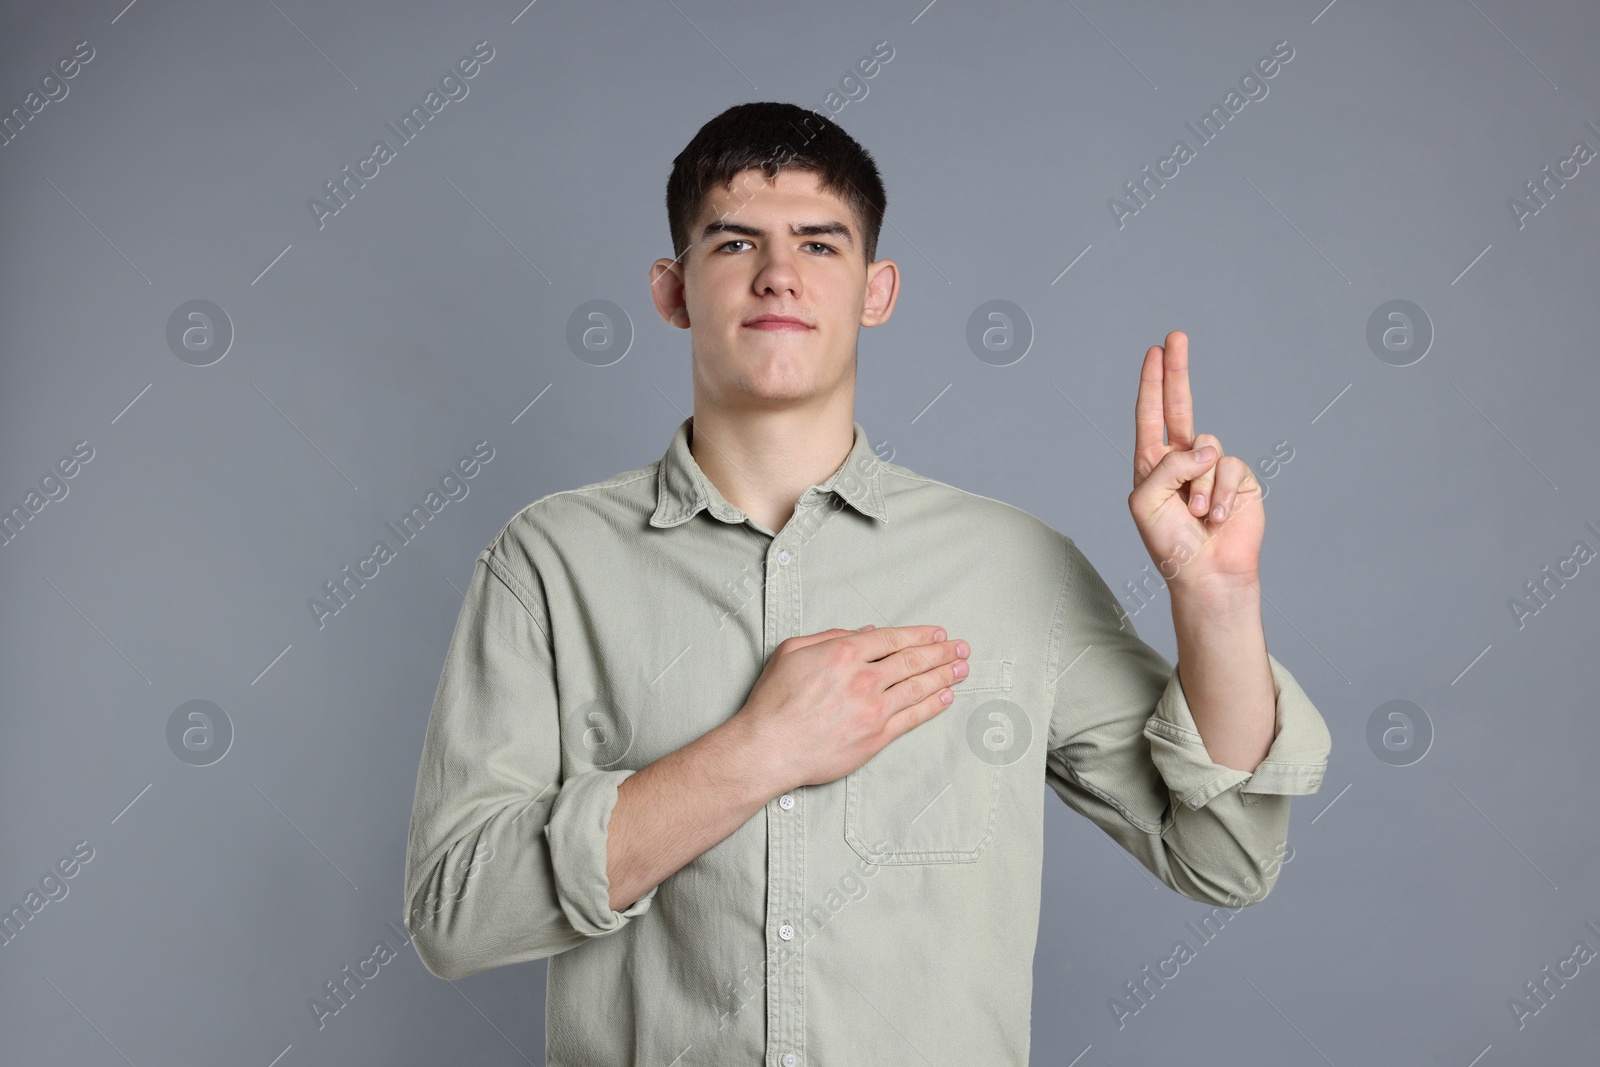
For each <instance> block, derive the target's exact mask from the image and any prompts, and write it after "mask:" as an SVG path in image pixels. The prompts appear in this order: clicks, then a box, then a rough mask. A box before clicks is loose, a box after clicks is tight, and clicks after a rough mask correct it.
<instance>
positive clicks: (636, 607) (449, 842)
mask: <svg viewBox="0 0 1600 1067" xmlns="http://www.w3.org/2000/svg"><path fill="white" fill-rule="evenodd" d="M692 423H693V418H692V417H691V418H688V419H685V420H684V421H683V423H682V424H680V425H679V427H678V429H677V431H676V433H675V434H674V436H673V438H672V442H671V445H670V447H669V448H668V449H667V451H666V454H665V456H664V457H663V458H662V459H661V460H660V461H658V462H655V463H651V464H650V465H649V466H646V467H640V468H638V469H636V470H633V471H629V472H626V473H623V474H618V475H616V476H615V477H613V478H610V479H608V480H606V481H603V482H599V483H596V484H592V485H586V486H583V487H581V488H577V489H571V490H566V491H563V492H557V493H552V494H550V495H549V496H546V497H543V498H542V499H540V500H537V501H535V502H533V503H532V504H530V505H528V506H527V507H526V508H524V509H523V510H522V511H521V512H519V513H518V514H517V515H516V516H515V517H514V518H512V519H511V521H510V522H509V523H508V524H507V525H506V526H505V527H504V529H503V530H502V531H501V532H500V533H499V534H498V535H497V536H496V537H495V539H494V540H493V542H491V543H490V545H489V546H488V547H487V548H486V549H485V550H484V551H483V552H482V553H481V554H480V555H479V556H478V558H477V561H476V564H475V566H474V569H473V574H472V582H471V586H470V588H469V589H468V592H467V596H466V601H465V603H464V604H463V605H462V607H461V612H460V615H459V617H458V619H457V621H456V625H455V632H454V635H453V636H452V638H451V641H450V647H449V651H448V654H447V656H446V659H445V662H444V669H443V672H442V674H441V676H440V679H439V686H438V690H437V693H436V695H435V697H434V702H433V708H432V713H431V716H430V718H429V722H428V729H427V735H426V740H425V742H424V745H423V750H422V758H421V765H420V767H419V769H418V773H417V789H416V801H415V807H414V809H413V812H412V816H411V826H410V834H409V839H408V843H407V852H406V873H405V916H406V918H405V922H406V925H407V929H408V930H409V931H410V933H411V935H412V937H413V939H414V944H415V946H416V949H417V953H418V955H419V956H420V957H421V958H422V961H423V963H424V964H425V965H426V966H427V968H428V970H429V971H431V972H432V973H434V974H435V975H438V976H439V977H442V978H450V979H454V978H461V977H463V976H465V975H470V974H475V973H477V972H479V971H484V970H487V969H489V968H491V967H498V966H501V965H503V964H509V963H520V962H524V961H527V960H537V959H543V958H546V957H548V959H549V971H548V983H547V994H546V1016H545V1020H546V1057H547V1062H548V1063H549V1064H550V1065H551V1067H601V1065H604V1067H618V1065H622V1064H638V1065H651V1067H669V1065H672V1067H711V1065H717V1067H729V1065H739V1067H744V1065H748V1067H757V1065H765V1067H802V1065H809V1067H859V1065H864V1064H871V1065H873V1067H897V1065H901V1064H904V1065H907V1067H910V1065H916V1067H928V1065H935V1067H943V1065H946V1064H948V1065H951V1067H955V1065H960V1067H972V1065H974V1064H983V1065H985V1067H990V1065H1017V1067H1022V1065H1024V1064H1026V1063H1027V1060H1028V1044H1029V1019H1030V1009H1031V997H1032V983H1033V967H1032V964H1033V953H1034V944H1035V940H1036V935H1037V932H1038V920H1039V897H1040V878H1041V869H1042V851H1043V821H1044V811H1043V807H1044V801H1045V797H1046V796H1047V791H1046V789H1045V788H1044V787H1045V786H1048V787H1049V790H1050V791H1053V792H1054V793H1055V794H1056V795H1057V796H1059V797H1060V798H1061V799H1062V800H1063V801H1065V802H1066V803H1067V804H1068V805H1069V806H1070V807H1071V808H1073V809H1074V810H1075V811H1077V812H1079V813H1081V814H1082V815H1084V816H1086V817H1087V818H1089V819H1090V820H1091V821H1092V822H1094V824H1095V825H1097V826H1099V827H1100V828H1101V829H1102V830H1104V831H1105V832H1106V833H1107V834H1109V835H1110V836H1111V838H1112V839H1113V840H1114V841H1115V842H1116V843H1117V844H1119V845H1120V846H1122V847H1123V848H1124V849H1126V850H1127V851H1128V852H1129V853H1131V854H1132V855H1133V856H1134V857H1135V858H1136V859H1137V860H1138V861H1139V862H1140V863H1141V864H1143V865H1144V866H1145V867H1146V868H1148V869H1149V870H1150V871H1151V872H1152V873H1153V874H1154V875H1155V876H1156V877H1158V878H1160V879H1161V881H1162V882H1164V883H1165V884H1166V885H1168V886H1170V887H1171V888H1172V889H1174V890H1175V891H1177V892H1178V893H1181V894H1183V895H1184V896H1186V897H1190V898H1192V899H1194V900H1198V901H1203V902H1205V903H1208V904H1214V905H1222V906H1227V907H1240V906H1244V905H1246V904H1250V903H1255V902H1256V901H1259V900H1260V899H1261V898H1262V897H1264V896H1265V895H1266V893H1267V892H1268V891H1269V890H1270V889H1271V887H1272V885H1273V883H1274V882H1275V880H1276V877H1277V874H1278V870H1279V862H1280V860H1281V858H1282V855H1283V845H1284V842H1285V838H1286V833H1287V830H1288V825H1289V802H1290V800H1289V798H1290V796H1291V795H1292V794H1305V793H1313V792H1315V791H1316V790H1317V788H1318V787H1319V786H1320V785H1321V782H1322V776H1323V771H1324V769H1325V767H1326V764H1327V755H1328V751H1329V747H1330V738H1329V734H1328V729H1327V726H1326V725H1325V724H1324V722H1323V720H1322V717H1321V716H1320V715H1319V713H1318V712H1317V709H1316V708H1315V707H1314V706H1313V705H1312V703H1311V701H1310V700H1309V699H1308V698H1307V696H1306V694H1305V693H1304V692H1303V691H1302V690H1301V688H1300V686H1299V685H1298V684H1297V683H1296V682H1295V680H1294V678H1293V677H1292V676H1291V675H1290V674H1289V672H1288V671H1287V670H1285V669H1284V668H1283V667H1282V666H1281V665H1280V664H1279V663H1278V662H1277V660H1276V659H1275V658H1272V657H1270V656H1269V657H1268V658H1269V663H1270V666H1271V670H1272V677H1273V684H1274V688H1275V690H1276V693H1277V724H1276V738H1275V740H1274V741H1273V743H1272V747H1271V751H1269V752H1268V754H1267V756H1266V759H1265V761H1264V762H1262V763H1261V765H1260V766H1259V767H1257V768H1256V769H1255V771H1254V773H1250V772H1245V771H1238V770H1232V769H1230V768H1228V767H1225V766H1222V765H1220V764H1217V763H1213V762H1212V761H1211V759H1210V758H1209V757H1208V755H1207V753H1206V749H1205V746H1204V744H1203V743H1202V741H1201V737H1200V734H1199V732H1198V731H1197V730H1196V728H1195V724H1194V720H1193V718H1192V717H1191V716H1190V712H1189V708H1188V705H1187V704H1186V703H1185V700H1184V694H1183V689H1182V687H1181V686H1180V685H1179V682H1178V677H1177V674H1176V672H1175V671H1174V669H1173V667H1172V666H1171V665H1170V664H1169V663H1168V662H1167V661H1166V660H1165V659H1164V658H1163V657H1162V656H1161V654H1160V653H1158V652H1157V651H1155V650H1154V649H1153V648H1151V647H1150V646H1149V645H1147V644H1145V643H1144V641H1143V640H1142V639H1140V638H1139V636H1138V635H1137V634H1136V633H1135V631H1134V628H1133V625H1132V622H1131V620H1130V619H1129V618H1128V617H1127V616H1126V614H1125V613H1124V612H1123V611H1122V610H1121V608H1120V607H1119V605H1118V602H1117V600H1116V598H1115V597H1114V596H1113V595H1112V593H1111V591H1110V589H1109V588H1108V587H1107V585H1106V583H1105V582H1104V581H1102V580H1101V578H1100V576H1099V574H1098V573H1097V572H1096V571H1095V569H1094V568H1093V567H1092V566H1091V565H1090V563H1089V561H1088V560H1087V559H1086V558H1085V557H1084V556H1083V554H1082V553H1081V552H1080V551H1079V550H1078V547H1077V546H1076V545H1075V544H1074V543H1073V541H1072V540H1071V539H1070V538H1068V537H1066V536H1064V535H1062V534H1060V533H1058V532H1057V531H1055V530H1053V529H1051V528H1050V527H1049V526H1048V525H1046V524H1045V523H1044V522H1042V521H1040V520H1039V519H1036V518H1034V517H1033V516H1032V515H1030V514H1028V513H1027V512H1025V511H1022V510H1020V509H1018V508H1016V507H1013V506H1011V505H1008V504H1005V503H1002V502H1000V501H997V500H993V499H990V498H988V497H983V496H978V495H976V494H973V493H969V492H965V491H963V490H960V489H957V488H954V487H952V486H949V485H946V484H944V483H942V482H938V481H934V480H932V479H930V478H924V477H922V476H920V475H918V474H915V473H913V472H912V471H910V470H908V469H906V468H905V467H903V466H899V465H897V464H894V463H888V462H885V461H883V460H882V459H880V458H879V457H878V456H877V455H875V454H874V452H873V451H872V448H871V446H870V445H869V444H868V441H867V435H866V432H865V431H864V430H863V429H862V427H861V425H860V423H856V424H855V443H854V446H853V448H852V450H851V452H850V455H849V457H848V458H847V459H846V460H845V462H844V463H843V465H841V467H840V468H839V470H838V471H836V472H835V473H834V474H833V475H832V476H831V477H830V478H828V480H827V481H826V482H824V483H823V484H822V485H820V486H811V487H809V488H808V489H807V490H806V491H805V493H804V494H802V495H801V497H800V500H799V501H798V504H797V506H796V509H795V511H794V514H793V516H792V517H791V518H790V519H789V521H788V522H787V524H786V525H785V526H784V528H783V529H782V530H780V531H777V532H776V533H774V531H772V530H770V529H767V528H766V527H765V526H763V525H762V524H761V523H759V522H757V521H756V520H755V519H752V518H750V517H748V516H746V515H745V514H743V513H742V512H741V511H739V510H738V509H737V508H735V507H734V506H733V505H731V504H729V503H728V501H727V500H726V499H725V498H724V497H723V496H722V495H721V494H720V493H719V492H718V491H717V489H716V487H715V486H713V485H712V484H711V482H710V481H709V479H707V478H706V477H705V475H704V473H703V472H702V471H701V470H700V468H699V465H698V464H697V463H696V462H695V460H694V458H693V456H692V455H691V453H690V451H689V446H688V442H689V431H690V427H691V426H692ZM869 622H871V623H874V624H876V625H878V626H890V625H912V624H933V625H938V626H942V627H944V628H945V629H946V630H947V631H948V632H949V634H950V635H951V636H952V637H959V638H965V639H966V640H967V641H968V642H969V644H970V645H971V654H970V657H969V662H970V665H971V674H970V675H969V676H968V677H967V678H966V679H965V680H964V681H961V682H958V683H957V684H956V685H955V686H954V690H955V694H956V699H955V701H954V703H952V704H951V705H950V706H949V707H947V708H946V709H945V710H944V711H942V712H941V713H939V714H938V715H936V716H934V717H933V718H932V719H931V720H929V721H928V722H926V723H924V724H923V725H921V726H918V727H916V728H915V729H913V730H912V731H910V732H909V733H907V734H905V735H903V736H902V737H900V738H897V739H896V740H895V741H893V742H891V743H890V744H889V745H888V746H887V747H885V748H884V749H883V750H882V751H880V752H879V753H878V754H877V755H876V756H874V757H873V758H872V759H871V760H869V761H868V762H867V763H866V764H865V765H863V766H862V767H861V768H860V769H859V770H857V771H855V772H853V773H851V774H850V775H848V776H846V777H845V778H843V779H840V780H838V781H834V782H830V783H828V784H826V785H812V786H805V787H802V788H796V789H793V790H790V791H789V792H787V793H784V794H782V795H780V796H775V797H773V799H772V800H771V802H770V803H768V804H767V805H766V806H765V807H764V808H763V809H762V810H761V811H759V812H757V813H756V815H755V816H753V817H752V818H750V819H749V820H748V821H746V822H745V823H744V824H743V825H742V826H740V827H739V828H738V829H737V830H735V831H734V832H733V833H732V834H731V835H730V836H728V837H727V838H725V839H724V840H722V841H721V842H719V843H718V844H716V845H714V846H713V847H712V848H710V849H709V850H708V851H706V852H705V853H704V854H702V855H700V856H698V857H696V858H695V859H693V860H691V861H690V862H689V863H688V865H687V866H685V867H683V868H682V869H681V870H679V871H677V872H676V873H674V874H672V875H671V876H669V877H668V878H667V879H666V880H665V881H664V882H662V883H661V884H660V885H658V886H656V887H655V888H654V889H652V890H650V892H648V893H647V894H645V895H644V896H643V897H642V898H640V899H639V900H638V901H637V902H636V903H633V904H632V905H631V906H629V907H627V908H625V909H624V910H621V911H617V910H614V909H612V908H611V907H610V906H609V899H608V898H609V893H608V882H607V878H606V826H607V822H608V821H609V819H610V817H611V812H612V809H613V806H614V805H615V803H616V799H617V786H618V785H619V784H620V783H621V782H622V780H623V779H624V778H626V777H628V776H629V775H630V774H633V773H634V772H636V771H638V770H639V769H641V768H643V767H645V766H647V765H648V764H650V763H652V762H653V761H655V760H657V759H660V758H661V757H662V756H665V755H666V754H668V753H669V752H672V751H674V750H675V749H678V748H681V747H683V746H684V745H686V744H688V743H689V742H691V741H693V740H695V739H696V738H698V737H700V736H701V735H703V734H704V733H706V732H707V731H709V730H711V729H712V728H714V727H715V726H717V725H718V724H719V723H722V722H724V721H726V720H727V719H728V718H729V716H731V715H733V714H734V713H735V712H736V711H738V710H739V708H740V707H741V706H742V705H743V704H744V701H745V699H746V697H747V696H748V695H749V692H750V689H751V686H752V685H753V684H754V683H755V681H756V679H757V677H758V676H759V675H760V673H761V670H762V667H763V666H764V664H765V663H766V661H767V659H768V657H770V656H771V655H772V653H773V650H774V649H775V648H776V646H777V645H778V643H779V642H780V641H782V640H784V639H785V638H787V637H791V636H793V635H796V634H810V633H815V632H817V631H820V630H826V629H829V628H831V627H845V628H849V629H855V628H857V627H860V626H863V625H865V624H866V623H869Z"/></svg>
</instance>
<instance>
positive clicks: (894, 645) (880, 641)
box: [848, 626, 948, 663]
mask: <svg viewBox="0 0 1600 1067" xmlns="http://www.w3.org/2000/svg"><path fill="white" fill-rule="evenodd" d="M848 639H849V640H850V641H851V642H852V643H854V644H856V645H858V646H859V647H860V648H861V649H862V650H863V651H864V652H865V653H866V658H867V661H868V662H869V663H870V662H873V661H875V660H880V659H883V658H884V657H885V656H892V655H894V654H895V653H896V652H899V651H900V650H901V649H903V648H909V647H910V646H912V645H931V644H936V643H938V642H940V641H944V640H947V639H948V635H947V634H946V633H945V629H944V627H943V626H880V627H878V628H877V629H874V630H869V631H868V632H866V633H864V634H861V635H859V636H857V635H855V634H851V635H850V636H849V638H848Z"/></svg>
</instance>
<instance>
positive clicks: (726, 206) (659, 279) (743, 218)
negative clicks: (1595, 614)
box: [651, 169, 898, 408]
mask: <svg viewBox="0 0 1600 1067" xmlns="http://www.w3.org/2000/svg"><path fill="white" fill-rule="evenodd" d="M689 239H690V246H689V250H688V252H686V253H685V254H684V256H683V257H682V259H681V260H678V261H674V260H669V259H658V260H656V262H655V264H654V265H653V266H652V271H651V274H652V295H653V296H654V298H655V302H656V308H657V310H658V311H659V312H660V313H661V316H662V318H664V319H666V320H667V321H668V322H670V323H672V324H673V325H675V326H678V327H680V328H688V329H689V330H691V332H692V339H693V340H692V347H693V350H694V373H695V386H696V397H697V399H699V398H703V399H705V400H707V401H709V402H711V403H714V404H718V405H721V406H727V407H732V408H749V407H788V406H792V405H794V404H796V403H797V402H804V401H806V400H808V399H813V398H826V397H829V396H833V395H836V394H837V393H838V392H839V391H841V390H848V389H852V388H853V386H854V382H855V352H856V333H857V331H858V329H859V328H860V327H862V326H875V325H877V324H878V323H880V322H883V321H885V320H887V319H888V317H889V314H890V313H891V312H892V311H893V308H894V299H895V296H896V294H897V290H898V272H897V270H896V268H895V265H894V264H893V262H891V261H889V260H878V261H876V262H874V263H872V264H870V265H869V264H868V263H867V262H866V258H865V256H864V255H863V253H862V249H861V231H860V226H859V224H858V222H857V220H856V218H855V216H854V215H853V214H852V213H851V211H850V209H849V207H848V206H847V205H846V204H845V203H844V201H842V200H840V199H839V198H838V197H836V196H834V195H833V194H832V193H828V192H824V191H823V190H821V189H820V188H818V184H817V176H816V175H815V174H814V173H812V172H810V171H801V170H789V169H784V170H780V171H779V172H778V176H777V177H776V178H774V179H768V178H767V177H766V176H765V175H763V174H762V173H761V171H759V170H754V169H752V170H746V171H741V172H740V173H739V174H737V175H735V176H734V179H733V182H732V183H731V188H725V189H713V190H712V191H711V192H710V193H708V194H707V196H706V198H705V202H704V203H703V204H702V205H701V208H700V214H699V217H698V218H696V219H695V220H694V223H693V224H692V225H691V226H690V228H689ZM782 319H790V320H797V321H791V322H784V321H774V320H782Z"/></svg>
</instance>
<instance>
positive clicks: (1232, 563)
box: [1128, 330, 1266, 589]
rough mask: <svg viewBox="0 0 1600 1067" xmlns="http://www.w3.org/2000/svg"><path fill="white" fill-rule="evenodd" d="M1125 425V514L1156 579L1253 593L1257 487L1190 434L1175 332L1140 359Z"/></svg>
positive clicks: (1238, 463)
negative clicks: (1232, 586)
mask: <svg viewBox="0 0 1600 1067" xmlns="http://www.w3.org/2000/svg"><path fill="white" fill-rule="evenodd" d="M1133 424H1134V449H1133V492H1132V493H1130V494H1129V495H1128V510H1129V511H1131V512H1132V513H1133V521H1134V525H1136V526H1137V527H1138V528H1139V536H1140V537H1141V538H1142V539H1143V540H1144V547H1145V548H1146V549H1147V550H1148V551H1149V553H1150V558H1151V559H1153V560H1154V561H1155V563H1156V566H1157V567H1158V568H1160V570H1161V576H1162V578H1164V579H1166V581H1167V582H1168V584H1169V585H1173V586H1188V587H1192V588H1196V589H1201V588H1207V587H1210V586H1215V585H1219V584H1221V585H1226V584H1229V583H1248V584H1250V585H1255V584H1256V582H1257V580H1258V568H1259V565H1260V561H1261V536H1262V534H1263V533H1264V532H1265V531H1266V513H1265V510H1264V509H1263V507H1262V501H1261V483H1260V482H1257V481H1256V478H1255V475H1254V474H1253V473H1252V472H1251V470H1250V465H1249V464H1248V463H1246V462H1245V461H1244V460H1242V459H1240V458H1239V457H1238V456H1227V455H1223V452H1222V442H1221V441H1219V440H1217V438H1216V436H1215V435H1214V434H1209V433H1203V434H1199V435H1198V436H1197V435H1196V434H1195V432H1194V401H1193V398H1192V397H1191V396H1190V393H1189V338H1188V337H1187V336H1186V335H1185V334H1184V333H1183V331H1182V330H1173V331H1172V332H1171V333H1169V334H1167V343H1166V345H1165V346H1164V347H1163V346H1162V345H1152V346H1151V347H1150V350H1149V351H1147V352H1146V353H1145V354H1144V366H1143V367H1142V368H1141V369H1140V371H1139V396H1138V399H1137V400H1136V401H1135V402H1134V408H1133ZM1163 431H1165V441H1163Z"/></svg>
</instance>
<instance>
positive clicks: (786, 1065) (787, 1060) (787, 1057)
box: [783, 1052, 796, 1067]
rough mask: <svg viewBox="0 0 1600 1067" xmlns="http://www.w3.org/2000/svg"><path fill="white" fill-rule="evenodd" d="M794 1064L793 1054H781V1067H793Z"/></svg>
mask: <svg viewBox="0 0 1600 1067" xmlns="http://www.w3.org/2000/svg"><path fill="white" fill-rule="evenodd" d="M795 1062H796V1060H795V1057H794V1053H792V1052H785V1053H784V1054H783V1067H794V1065H795Z"/></svg>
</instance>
